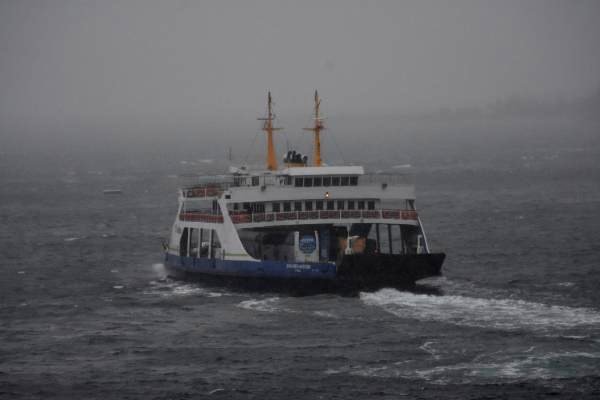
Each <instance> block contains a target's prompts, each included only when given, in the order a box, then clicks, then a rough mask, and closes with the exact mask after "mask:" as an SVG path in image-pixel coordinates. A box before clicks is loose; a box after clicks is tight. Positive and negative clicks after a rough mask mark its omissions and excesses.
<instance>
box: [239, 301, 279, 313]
mask: <svg viewBox="0 0 600 400" xmlns="http://www.w3.org/2000/svg"><path fill="white" fill-rule="evenodd" d="M278 302H279V297H270V298H268V299H264V300H256V299H250V300H244V301H242V302H240V303H239V304H238V307H241V308H244V309H246V310H252V311H260V312H269V313H272V312H276V311H280V310H281V308H280V307H277V305H276V304H277V303H278Z"/></svg>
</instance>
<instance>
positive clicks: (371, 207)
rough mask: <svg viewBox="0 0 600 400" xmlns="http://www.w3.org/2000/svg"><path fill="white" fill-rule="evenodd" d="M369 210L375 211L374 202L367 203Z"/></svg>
mask: <svg viewBox="0 0 600 400" xmlns="http://www.w3.org/2000/svg"><path fill="white" fill-rule="evenodd" d="M367 209H369V210H374V209H375V202H374V201H373V200H371V201H369V202H367Z"/></svg>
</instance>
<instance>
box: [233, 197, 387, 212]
mask: <svg viewBox="0 0 600 400" xmlns="http://www.w3.org/2000/svg"><path fill="white" fill-rule="evenodd" d="M240 206H241V207H240ZM233 209H234V210H235V211H238V210H243V211H246V212H248V213H257V214H259V213H264V212H265V203H242V204H241V205H240V204H239V203H234V204H233ZM374 209H375V201H374V200H315V201H312V200H307V201H283V202H274V203H271V211H272V212H288V211H313V210H374Z"/></svg>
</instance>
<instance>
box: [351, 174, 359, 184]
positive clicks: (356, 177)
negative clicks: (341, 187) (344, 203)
mask: <svg viewBox="0 0 600 400" xmlns="http://www.w3.org/2000/svg"><path fill="white" fill-rule="evenodd" d="M356 185H358V176H351V177H350V186H356Z"/></svg>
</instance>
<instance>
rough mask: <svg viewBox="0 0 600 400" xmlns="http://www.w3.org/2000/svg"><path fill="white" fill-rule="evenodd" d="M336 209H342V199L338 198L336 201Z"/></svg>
mask: <svg viewBox="0 0 600 400" xmlns="http://www.w3.org/2000/svg"><path fill="white" fill-rule="evenodd" d="M337 209H338V210H343V209H344V200H338V202H337Z"/></svg>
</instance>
